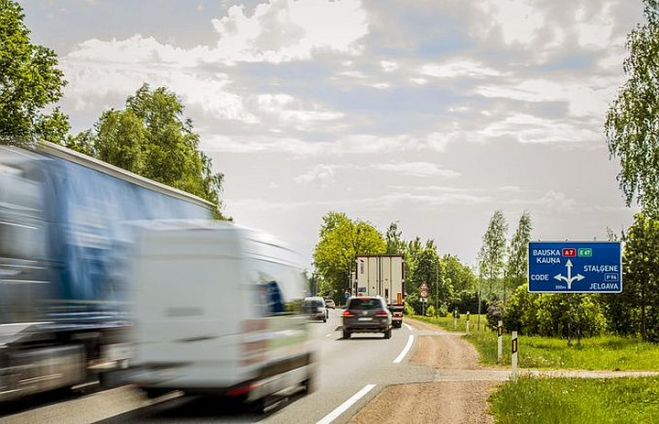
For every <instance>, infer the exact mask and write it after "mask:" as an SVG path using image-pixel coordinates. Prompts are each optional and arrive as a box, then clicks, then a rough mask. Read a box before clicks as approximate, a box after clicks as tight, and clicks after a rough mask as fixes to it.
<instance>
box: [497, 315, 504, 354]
mask: <svg viewBox="0 0 659 424" xmlns="http://www.w3.org/2000/svg"><path fill="white" fill-rule="evenodd" d="M502 359H503V321H501V320H499V323H498V325H497V364H500V363H501V360H502Z"/></svg>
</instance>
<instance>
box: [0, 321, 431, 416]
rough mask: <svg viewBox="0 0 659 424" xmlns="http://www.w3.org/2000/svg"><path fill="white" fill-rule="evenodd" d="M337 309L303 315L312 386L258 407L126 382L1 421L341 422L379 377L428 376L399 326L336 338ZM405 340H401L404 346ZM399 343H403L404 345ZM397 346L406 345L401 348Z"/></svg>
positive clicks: (376, 388)
mask: <svg viewBox="0 0 659 424" xmlns="http://www.w3.org/2000/svg"><path fill="white" fill-rule="evenodd" d="M340 312H341V311H340V310H332V311H330V314H331V316H330V319H329V320H328V321H327V322H326V323H322V322H313V323H310V324H309V325H311V327H312V329H313V335H314V340H315V341H316V349H317V352H318V363H317V365H318V381H317V385H316V391H315V392H313V393H312V394H310V395H308V396H302V395H301V394H300V393H297V394H291V395H290V396H288V397H287V398H283V399H281V400H280V402H278V403H276V404H275V405H273V407H272V408H270V410H269V411H268V412H267V413H266V414H265V415H264V414H260V415H258V414H254V413H251V412H249V411H248V410H247V409H246V408H244V407H241V406H237V405H227V404H221V403H219V401H218V400H217V399H216V398H211V397H196V396H185V397H183V396H177V395H176V394H172V395H169V396H166V397H164V398H161V399H159V401H158V402H156V403H155V404H152V403H151V402H150V401H147V400H146V399H145V398H144V397H143V396H142V395H141V393H139V392H138V391H137V390H136V389H134V388H132V387H130V386H124V387H120V388H117V389H113V390H107V391H102V392H98V393H94V394H92V395H89V396H84V397H80V398H77V399H73V400H65V401H62V402H58V403H55V404H51V405H46V406H43V407H35V408H33V409H31V410H28V411H24V412H21V413H18V414H14V415H9V416H6V417H5V418H3V419H0V424H5V423H39V422H44V423H45V422H58V423H88V422H99V421H100V422H102V423H105V424H110V423H143V422H147V423H155V422H158V423H174V422H176V423H181V422H183V423H202V422H203V423H207V422H232V423H233V422H263V423H293V422H295V423H321V424H328V423H330V422H333V423H342V422H347V421H348V420H349V419H350V418H351V417H352V416H353V415H354V414H355V413H356V412H357V411H358V410H359V409H360V408H362V407H363V406H364V405H366V404H367V403H368V401H369V400H371V399H372V398H373V397H375V396H376V395H377V393H379V392H380V391H381V390H382V389H384V387H385V386H386V385H389V384H398V383H407V382H412V381H416V382H418V381H432V380H433V378H434V375H433V374H432V373H431V372H429V369H428V368H427V367H424V366H418V365H411V364H409V363H408V362H407V359H408V358H409V357H411V355H412V354H413V353H414V349H415V345H416V338H415V337H411V336H412V334H413V333H412V332H411V331H410V329H408V328H407V327H405V326H404V327H403V328H401V329H394V331H393V334H392V337H391V339H389V340H385V339H383V338H382V335H380V334H358V335H353V336H352V338H351V339H349V340H344V339H342V338H341V332H340V331H339V326H340V325H341V318H340ZM408 346H409V347H408ZM406 347H407V349H406ZM403 351H405V352H407V353H406V354H405V355H404V356H403V355H402V353H403Z"/></svg>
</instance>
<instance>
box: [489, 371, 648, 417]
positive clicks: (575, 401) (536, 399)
mask: <svg viewBox="0 0 659 424" xmlns="http://www.w3.org/2000/svg"><path fill="white" fill-rule="evenodd" d="M489 400H490V403H491V410H492V412H493V413H494V415H495V417H496V422H497V423H502V424H507V423H510V424H519V423H537V424H543V423H547V424H554V423H564V424H568V423H574V424H608V423H611V424H614V423H615V424H618V423H629V424H636V423H656V422H659V378H658V377H650V378H614V379H569V378H551V379H542V378H540V379H539V378H521V379H519V380H517V381H516V382H512V381H511V382H508V383H506V384H504V385H503V386H502V387H501V389H500V390H499V391H497V392H496V393H494V394H493V395H492V396H491V397H490V399H489Z"/></svg>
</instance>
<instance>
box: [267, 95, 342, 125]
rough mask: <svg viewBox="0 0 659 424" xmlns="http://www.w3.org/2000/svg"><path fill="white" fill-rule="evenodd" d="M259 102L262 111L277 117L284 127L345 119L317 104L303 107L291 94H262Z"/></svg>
mask: <svg viewBox="0 0 659 424" xmlns="http://www.w3.org/2000/svg"><path fill="white" fill-rule="evenodd" d="M257 102H258V105H259V108H260V109H261V110H263V111H265V112H267V113H269V114H272V115H275V116H276V117H277V119H278V120H279V121H280V123H281V124H283V125H287V124H297V125H299V124H307V123H311V122H315V121H333V120H336V119H340V118H342V117H343V114H342V113H340V112H332V111H328V110H325V109H323V108H321V107H320V106H319V105H316V104H310V105H303V104H302V102H301V101H300V100H298V99H295V98H294V97H293V96H291V95H289V94H281V93H280V94H260V95H259V96H258V97H257Z"/></svg>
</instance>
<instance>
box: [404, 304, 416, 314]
mask: <svg viewBox="0 0 659 424" xmlns="http://www.w3.org/2000/svg"><path fill="white" fill-rule="evenodd" d="M404 313H405V315H416V314H415V313H414V308H413V307H412V305H410V304H409V303H407V302H405V310H404Z"/></svg>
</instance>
